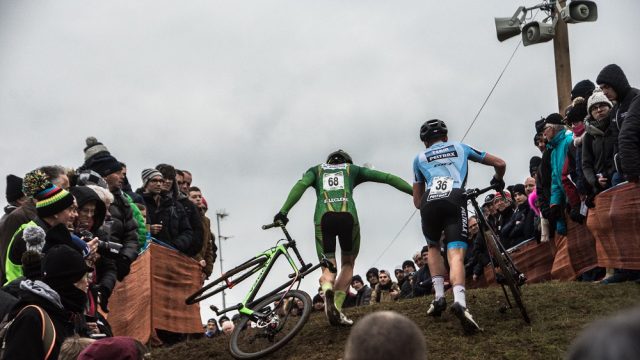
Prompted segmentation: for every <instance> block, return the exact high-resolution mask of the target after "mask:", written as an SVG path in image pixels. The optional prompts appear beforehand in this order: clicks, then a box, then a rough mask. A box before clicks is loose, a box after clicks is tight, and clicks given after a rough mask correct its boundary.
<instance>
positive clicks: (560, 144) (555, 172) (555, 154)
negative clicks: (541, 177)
mask: <svg viewBox="0 0 640 360" xmlns="http://www.w3.org/2000/svg"><path fill="white" fill-rule="evenodd" d="M572 141H573V133H571V132H570V131H565V130H560V131H558V133H557V134H556V135H555V136H554V137H553V139H551V141H550V142H549V144H547V148H549V149H552V151H551V198H550V199H549V204H550V205H564V204H565V203H566V194H565V192H564V188H563V185H562V171H563V168H564V162H565V159H566V158H567V151H568V150H569V146H570V145H571V143H572Z"/></svg>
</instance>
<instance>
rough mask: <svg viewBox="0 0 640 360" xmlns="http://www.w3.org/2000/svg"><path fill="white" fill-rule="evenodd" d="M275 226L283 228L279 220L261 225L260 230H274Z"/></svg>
mask: <svg viewBox="0 0 640 360" xmlns="http://www.w3.org/2000/svg"><path fill="white" fill-rule="evenodd" d="M276 226H284V224H283V223H282V221H280V220H278V221H274V222H272V223H271V224H267V225H262V230H269V229H271V228H274V227H276Z"/></svg>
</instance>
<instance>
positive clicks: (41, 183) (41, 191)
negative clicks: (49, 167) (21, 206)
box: [23, 170, 73, 218]
mask: <svg viewBox="0 0 640 360" xmlns="http://www.w3.org/2000/svg"><path fill="white" fill-rule="evenodd" d="M23 192H24V193H25V194H27V195H28V196H30V197H33V198H34V199H36V211H37V213H38V216H39V217H40V218H45V217H48V216H51V215H54V214H57V213H59V212H61V211H63V210H64V209H66V208H68V207H70V206H71V205H73V195H71V194H70V193H69V192H68V191H67V190H64V189H62V188H60V187H58V186H56V185H54V184H52V183H51V181H49V179H47V176H46V175H45V174H44V173H43V172H42V171H40V170H35V171H32V172H30V173H28V174H27V175H25V177H24V183H23Z"/></svg>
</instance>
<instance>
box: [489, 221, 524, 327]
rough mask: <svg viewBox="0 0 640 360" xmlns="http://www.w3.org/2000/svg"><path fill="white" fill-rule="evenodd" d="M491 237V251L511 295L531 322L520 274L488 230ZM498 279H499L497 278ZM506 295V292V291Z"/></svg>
mask: <svg viewBox="0 0 640 360" xmlns="http://www.w3.org/2000/svg"><path fill="white" fill-rule="evenodd" d="M488 233H489V235H490V236H491V239H485V240H487V247H489V248H490V251H491V252H492V253H493V254H494V258H495V260H496V262H497V263H498V267H499V268H500V272H501V274H502V276H503V277H504V280H505V283H506V285H507V287H509V290H511V296H512V297H513V300H514V301H515V303H516V305H517V306H518V308H519V309H520V313H521V314H522V318H523V319H524V321H525V322H526V323H527V324H530V323H531V319H530V318H529V313H528V312H527V308H526V307H525V306H524V302H523V301H522V294H521V292H520V287H519V286H518V283H517V282H516V277H517V276H518V274H517V271H516V270H515V267H514V266H513V264H512V262H511V260H509V259H507V258H506V256H505V255H504V254H503V253H502V251H500V249H499V247H498V245H497V244H496V243H495V242H496V241H499V240H498V238H497V237H496V235H495V234H494V233H493V231H488ZM496 280H497V279H496ZM505 296H506V293H505ZM507 302H509V298H507Z"/></svg>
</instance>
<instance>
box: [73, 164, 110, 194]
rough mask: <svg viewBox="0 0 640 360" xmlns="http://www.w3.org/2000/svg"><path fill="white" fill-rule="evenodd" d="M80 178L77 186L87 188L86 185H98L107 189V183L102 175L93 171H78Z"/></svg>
mask: <svg viewBox="0 0 640 360" xmlns="http://www.w3.org/2000/svg"><path fill="white" fill-rule="evenodd" d="M77 175H78V177H77V179H76V185H77V186H86V185H97V186H100V187H102V188H105V189H107V188H108V185H107V182H106V181H105V180H104V178H102V176H101V175H100V174H98V173H97V172H95V171H93V170H89V169H86V170H80V171H78V174H77Z"/></svg>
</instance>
